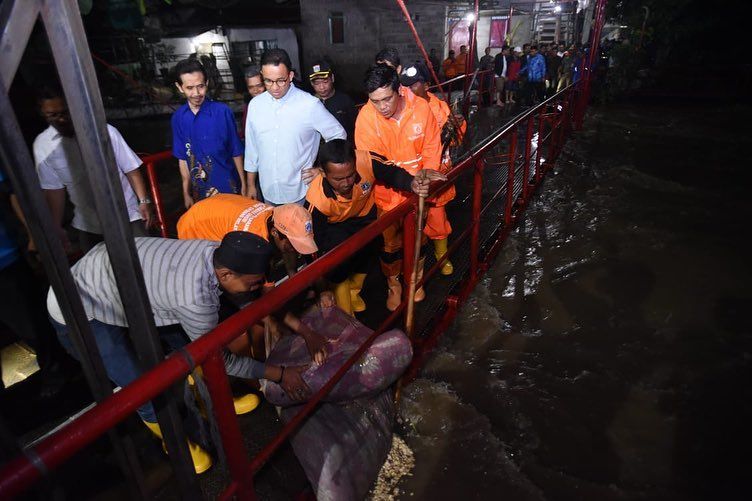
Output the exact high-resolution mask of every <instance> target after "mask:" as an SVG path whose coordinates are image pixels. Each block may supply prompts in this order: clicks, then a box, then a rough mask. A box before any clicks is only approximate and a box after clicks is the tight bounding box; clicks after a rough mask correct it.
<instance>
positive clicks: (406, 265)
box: [402, 206, 418, 340]
mask: <svg viewBox="0 0 752 501" xmlns="http://www.w3.org/2000/svg"><path fill="white" fill-rule="evenodd" d="M417 214H418V213H417V211H416V209H415V206H413V209H412V211H410V212H408V213H407V214H405V217H404V218H403V219H402V302H404V303H405V304H407V301H408V289H409V281H410V277H412V276H413V268H414V267H415V266H417V264H418V263H416V262H415V231H416V228H417V227H418V225H417V221H416V217H417ZM409 320H410V319H409V318H408V316H407V315H405V334H407V337H409V338H410V339H411V340H412V339H413V333H412V330H413V326H412V325H410V324H411V323H412V322H410V321H409Z"/></svg>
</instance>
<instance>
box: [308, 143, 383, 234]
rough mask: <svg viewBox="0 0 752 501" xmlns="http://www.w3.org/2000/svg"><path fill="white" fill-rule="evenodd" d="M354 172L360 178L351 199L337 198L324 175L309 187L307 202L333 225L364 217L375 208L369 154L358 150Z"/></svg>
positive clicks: (320, 175)
mask: <svg viewBox="0 0 752 501" xmlns="http://www.w3.org/2000/svg"><path fill="white" fill-rule="evenodd" d="M355 170H356V171H357V173H358V176H359V179H358V181H357V182H356V183H355V184H354V185H353V190H352V197H351V198H349V199H347V198H344V197H342V196H341V195H338V194H337V193H336V192H335V191H334V190H332V189H331V187H328V186H326V185H325V181H326V180H325V179H324V176H323V174H319V175H318V176H316V177H315V178H314V180H313V181H311V184H310V186H308V193H307V194H306V200H307V201H308V203H309V204H310V206H311V207H315V208H316V209H318V211H319V212H321V213H322V214H324V215H325V216H326V217H327V220H328V221H329V222H330V223H341V222H342V221H345V220H347V219H350V218H353V217H364V216H367V215H368V214H369V213H370V212H371V209H373V204H374V199H373V192H374V190H373V185H374V183H375V181H376V177H375V176H374V174H373V166H372V164H371V154H370V153H369V152H367V151H363V150H355ZM327 191H328V192H329V193H327Z"/></svg>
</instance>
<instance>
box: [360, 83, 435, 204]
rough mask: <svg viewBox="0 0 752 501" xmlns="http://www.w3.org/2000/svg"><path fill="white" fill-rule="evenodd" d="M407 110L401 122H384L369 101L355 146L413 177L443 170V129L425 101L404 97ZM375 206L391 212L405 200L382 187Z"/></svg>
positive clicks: (400, 195) (391, 119)
mask: <svg viewBox="0 0 752 501" xmlns="http://www.w3.org/2000/svg"><path fill="white" fill-rule="evenodd" d="M402 99H404V103H405V107H404V109H403V110H402V115H401V116H400V119H399V121H397V120H395V119H394V118H384V116H383V115H382V114H381V113H379V112H378V110H376V108H375V107H374V106H373V104H371V102H370V101H369V102H368V103H366V105H365V106H363V107H362V108H361V110H360V113H358V119H357V120H356V121H355V146H356V148H357V149H359V150H367V151H372V152H374V153H376V154H377V155H381V156H382V157H384V158H388V159H389V160H391V161H392V162H393V163H394V164H395V165H397V166H399V167H401V168H403V169H405V170H406V171H407V172H409V173H410V174H412V175H413V176H414V175H415V174H416V173H417V172H418V171H419V170H421V169H434V170H439V169H440V168H441V129H440V128H439V126H438V124H437V123H436V118H434V115H433V112H432V111H431V108H430V107H429V106H428V103H427V102H426V100H425V99H422V98H419V97H417V96H416V95H414V94H413V93H412V92H410V93H404V94H403V96H402ZM375 195H376V206H377V207H378V208H379V209H381V210H385V211H386V210H391V209H393V208H394V207H396V206H397V205H399V204H400V203H401V202H402V201H403V200H405V197H404V196H403V195H402V194H401V193H400V192H399V191H395V190H392V189H390V188H387V187H386V186H383V185H381V184H380V183H377V184H376V188H375Z"/></svg>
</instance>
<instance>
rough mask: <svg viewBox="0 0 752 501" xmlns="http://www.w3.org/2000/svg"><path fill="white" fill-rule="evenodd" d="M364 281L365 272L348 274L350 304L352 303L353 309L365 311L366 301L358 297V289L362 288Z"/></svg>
mask: <svg viewBox="0 0 752 501" xmlns="http://www.w3.org/2000/svg"><path fill="white" fill-rule="evenodd" d="M365 281H366V274H365V273H355V274H353V275H350V304H351V305H352V310H353V311H357V312H361V311H366V302H365V301H363V298H362V297H360V291H361V290H362V289H363V282H365Z"/></svg>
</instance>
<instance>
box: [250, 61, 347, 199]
mask: <svg viewBox="0 0 752 501" xmlns="http://www.w3.org/2000/svg"><path fill="white" fill-rule="evenodd" d="M294 75H295V72H294V71H292V69H291V63H290V57H289V56H288V55H287V52H285V51H284V50H282V49H271V50H268V51H266V52H265V53H264V55H263V57H262V58H261V76H262V77H263V82H264V86H265V87H266V90H267V92H265V93H263V94H261V95H259V96H257V97H256V98H255V99H253V100H252V101H251V102H250V103H249V104H248V118H247V122H246V127H245V131H246V137H245V165H244V167H245V170H246V173H247V181H246V187H247V188H246V193H245V194H246V196H248V197H250V198H254V199H260V196H259V193H258V192H257V190H256V177H257V176H258V180H259V182H260V185H261V192H262V194H263V198H264V202H266V203H268V204H271V205H282V204H286V203H298V204H301V205H302V204H303V202H305V196H306V191H307V190H308V183H310V181H311V179H313V177H314V176H315V174H316V173H317V172H316V171H313V170H312V169H311V167H313V164H314V162H315V160H316V155H317V154H318V151H319V142H320V140H321V138H322V137H323V139H324V141H331V140H332V139H346V137H347V134H346V132H345V129H344V128H343V127H342V125H340V123H339V122H338V121H337V119H336V118H334V116H332V114H331V113H329V112H328V111H327V110H326V108H325V107H324V105H323V104H322V103H321V101H320V100H319V99H317V98H315V97H314V96H312V95H310V94H309V93H307V92H305V91H302V90H300V89H298V88H297V87H295V85H294V84H293V83H292V79H293V76H294Z"/></svg>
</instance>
